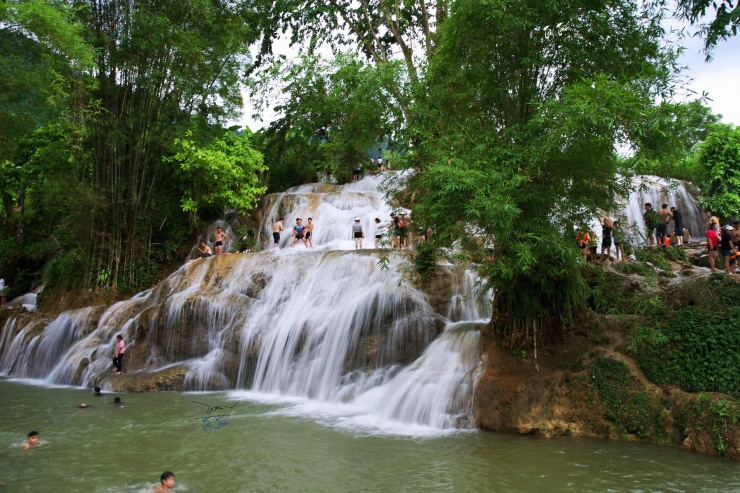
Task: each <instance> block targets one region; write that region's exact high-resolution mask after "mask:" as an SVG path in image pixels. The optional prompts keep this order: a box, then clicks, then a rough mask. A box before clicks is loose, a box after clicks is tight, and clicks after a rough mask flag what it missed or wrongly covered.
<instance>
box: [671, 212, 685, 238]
mask: <svg viewBox="0 0 740 493" xmlns="http://www.w3.org/2000/svg"><path fill="white" fill-rule="evenodd" d="M671 214H672V215H673V224H674V225H675V226H676V241H677V242H678V243H677V244H678V245H679V246H681V245H683V214H682V213H681V211H679V210H678V209H676V208H675V207H671Z"/></svg>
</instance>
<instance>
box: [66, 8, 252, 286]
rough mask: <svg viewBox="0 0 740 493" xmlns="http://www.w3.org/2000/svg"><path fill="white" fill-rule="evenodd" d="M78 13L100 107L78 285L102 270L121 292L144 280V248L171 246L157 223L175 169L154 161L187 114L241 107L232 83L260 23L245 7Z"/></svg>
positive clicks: (147, 265) (147, 267)
mask: <svg viewBox="0 0 740 493" xmlns="http://www.w3.org/2000/svg"><path fill="white" fill-rule="evenodd" d="M85 7H86V8H85V9H82V10H81V11H80V16H81V19H82V20H83V22H84V23H85V25H86V26H87V34H88V36H89V38H90V41H91V43H92V44H93V45H94V46H95V48H96V59H95V61H96V64H97V70H96V71H95V79H96V82H97V87H96V90H95V91H94V93H93V97H94V98H97V99H99V100H100V101H101V105H102V108H101V110H102V114H101V116H100V118H98V119H96V120H95V122H94V123H93V124H92V125H91V135H90V138H89V140H88V143H87V145H88V146H89V149H90V151H91V161H92V170H91V175H90V177H91V180H92V186H93V188H94V189H95V190H98V191H99V193H100V194H101V199H102V200H101V201H100V202H99V204H100V207H98V208H96V209H94V210H91V211H90V220H89V222H88V228H89V229H88V237H89V238H90V244H89V245H88V248H89V256H90V258H91V259H92V262H91V263H90V266H89V270H88V273H87V278H88V280H89V281H88V282H89V283H91V284H92V283H93V282H94V279H95V278H96V277H97V275H96V272H99V271H107V272H110V273H111V286H112V287H113V288H118V286H119V283H121V285H122V286H125V287H126V288H127V289H130V288H133V287H135V286H140V285H142V284H145V283H146V282H148V280H149V278H150V276H151V271H152V265H151V262H150V260H151V258H152V256H153V255H154V253H155V251H158V250H160V249H161V248H153V244H155V243H160V244H161V243H164V244H167V243H168V242H169V241H171V238H170V237H168V236H167V235H166V231H167V230H166V229H165V230H162V226H163V225H165V224H166V223H168V221H172V220H173V216H172V214H171V207H172V205H173V204H174V205H175V207H178V206H179V202H180V199H181V197H180V196H179V195H178V194H177V191H176V190H173V189H171V188H170V187H169V186H168V185H169V178H170V177H171V176H172V175H173V174H174V172H175V169H173V167H174V166H175V164H174V163H173V162H167V161H165V160H163V157H165V156H169V155H172V154H174V151H173V149H172V148H171V146H172V144H173V143H174V142H175V139H176V138H178V137H182V135H183V134H182V132H183V130H184V129H186V128H188V127H189V125H190V122H191V119H192V117H193V116H195V115H198V116H199V117H200V118H201V119H203V120H204V121H207V122H209V123H219V122H221V121H223V120H224V119H226V118H228V117H232V116H234V115H235V114H236V112H237V111H238V110H240V109H241V94H240V91H239V84H238V83H239V80H240V77H241V75H242V72H243V71H244V70H245V68H246V65H247V63H248V61H249V48H250V46H251V45H252V43H254V42H256V41H257V40H259V38H260V35H261V28H260V22H261V19H260V14H259V12H257V11H256V10H255V9H254V8H253V7H254V4H252V3H249V2H243V3H235V2H213V1H210V0H194V1H189V2H168V1H162V0H155V1H146V2H145V1H139V0H132V1H130V2H110V1H107V0H88V1H87V2H85ZM223 186H224V187H225V188H229V189H230V188H231V184H223ZM178 208H179V207H178ZM155 225H156V226H155Z"/></svg>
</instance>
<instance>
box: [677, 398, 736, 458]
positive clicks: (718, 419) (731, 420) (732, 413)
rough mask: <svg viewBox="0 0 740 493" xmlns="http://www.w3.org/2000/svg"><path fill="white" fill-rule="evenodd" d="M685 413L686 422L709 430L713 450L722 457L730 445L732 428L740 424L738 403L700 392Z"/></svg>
mask: <svg viewBox="0 0 740 493" xmlns="http://www.w3.org/2000/svg"><path fill="white" fill-rule="evenodd" d="M686 414H688V416H686V417H685V419H686V421H687V423H686V424H687V425H688V426H692V427H695V428H697V429H705V430H707V431H709V432H710V435H711V437H712V440H713V442H714V447H715V450H716V451H717V453H718V454H719V455H720V456H722V457H724V456H725V455H726V453H727V449H728V448H729V446H730V445H731V442H730V440H731V437H732V436H733V429H735V430H736V429H737V427H738V426H740V405H738V403H737V402H735V401H731V400H728V399H723V398H721V397H717V396H709V395H706V394H700V395H699V398H698V399H697V400H696V401H695V402H694V405H693V408H692V409H689V410H688V412H687V413H686Z"/></svg>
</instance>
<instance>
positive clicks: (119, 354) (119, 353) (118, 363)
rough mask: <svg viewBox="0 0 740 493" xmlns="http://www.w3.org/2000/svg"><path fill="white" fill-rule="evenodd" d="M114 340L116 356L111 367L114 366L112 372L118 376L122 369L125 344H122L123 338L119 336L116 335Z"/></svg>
mask: <svg viewBox="0 0 740 493" xmlns="http://www.w3.org/2000/svg"><path fill="white" fill-rule="evenodd" d="M116 339H117V342H116V355H115V357H114V358H113V366H115V369H114V371H115V372H116V373H118V374H119V375H120V374H121V369H122V368H123V355H124V354H125V353H126V344H124V343H123V336H122V335H121V334H118V335H117V336H116Z"/></svg>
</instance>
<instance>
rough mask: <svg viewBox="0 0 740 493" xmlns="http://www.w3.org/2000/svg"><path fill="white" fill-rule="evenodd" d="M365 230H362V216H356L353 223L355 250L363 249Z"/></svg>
mask: <svg viewBox="0 0 740 493" xmlns="http://www.w3.org/2000/svg"><path fill="white" fill-rule="evenodd" d="M364 233H365V232H364V231H363V230H362V223H360V218H359V217H356V218H355V223H354V224H353V225H352V237H353V238H354V239H355V250H362V238H364V237H365V234H364Z"/></svg>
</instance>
